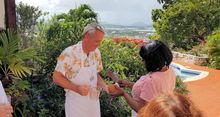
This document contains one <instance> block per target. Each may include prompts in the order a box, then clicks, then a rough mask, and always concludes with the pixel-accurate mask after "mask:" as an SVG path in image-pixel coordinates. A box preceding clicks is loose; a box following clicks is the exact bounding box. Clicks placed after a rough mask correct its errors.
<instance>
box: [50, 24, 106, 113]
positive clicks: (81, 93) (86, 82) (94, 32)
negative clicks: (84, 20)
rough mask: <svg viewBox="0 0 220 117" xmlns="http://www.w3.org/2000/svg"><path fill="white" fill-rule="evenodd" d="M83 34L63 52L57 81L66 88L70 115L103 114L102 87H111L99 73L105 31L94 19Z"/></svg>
mask: <svg viewBox="0 0 220 117" xmlns="http://www.w3.org/2000/svg"><path fill="white" fill-rule="evenodd" d="M83 35H84V37H83V40H82V42H79V43H77V44H76V45H72V46H70V47H67V48H66V49H65V50H64V51H63V52H62V53H61V54H60V56H59V57H58V62H57V65H56V68H55V71H54V74H53V81H54V82H55V83H56V84H57V85H59V86H61V87H63V88H64V89H65V91H66V100H65V113H66V117H100V104H99V89H103V90H104V91H106V92H107V91H108V88H107V85H106V84H105V83H104V81H103V80H102V78H101V77H100V75H99V72H100V71H101V70H102V61H101V54H100V51H99V49H98V47H99V45H100V43H101V42H102V40H103V37H104V31H103V29H102V27H101V26H99V25H98V24H96V23H91V24H88V25H87V26H86V27H85V28H84V32H83Z"/></svg>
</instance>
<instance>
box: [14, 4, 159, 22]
mask: <svg viewBox="0 0 220 117" xmlns="http://www.w3.org/2000/svg"><path fill="white" fill-rule="evenodd" d="M20 1H22V2H24V3H27V4H30V5H34V6H39V8H40V9H42V10H43V11H48V12H50V14H55V13H56V14H58V13H62V12H68V10H69V9H73V8H76V7H77V6H80V4H89V5H90V6H91V7H92V8H93V10H94V11H95V12H97V13H98V16H99V19H100V20H101V22H108V23H113V24H121V25H130V24H133V23H135V22H144V23H146V24H151V23H152V21H151V10H152V9H155V8H161V5H159V4H158V3H157V1H156V0H16V3H18V2H20Z"/></svg>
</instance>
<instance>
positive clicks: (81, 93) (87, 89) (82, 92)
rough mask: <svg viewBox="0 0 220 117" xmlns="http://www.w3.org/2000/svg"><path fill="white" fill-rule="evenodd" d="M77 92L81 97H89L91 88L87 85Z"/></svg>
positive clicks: (78, 88) (79, 88) (79, 87)
mask: <svg viewBox="0 0 220 117" xmlns="http://www.w3.org/2000/svg"><path fill="white" fill-rule="evenodd" d="M76 92H77V93H79V94H80V95H81V96H87V95H88V93H89V87H88V86H86V85H83V86H78V87H77V90H76Z"/></svg>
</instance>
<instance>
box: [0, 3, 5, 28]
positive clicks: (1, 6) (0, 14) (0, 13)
mask: <svg viewBox="0 0 220 117" xmlns="http://www.w3.org/2000/svg"><path fill="white" fill-rule="evenodd" d="M0 29H5V3H4V0H0Z"/></svg>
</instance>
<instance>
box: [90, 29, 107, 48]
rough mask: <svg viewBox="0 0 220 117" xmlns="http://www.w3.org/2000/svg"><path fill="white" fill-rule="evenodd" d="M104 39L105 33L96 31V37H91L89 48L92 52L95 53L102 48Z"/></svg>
mask: <svg viewBox="0 0 220 117" xmlns="http://www.w3.org/2000/svg"><path fill="white" fill-rule="evenodd" d="M103 37H104V33H103V32H101V31H99V30H96V31H95V34H94V35H92V36H89V39H88V46H89V49H90V51H94V50H95V49H96V48H98V47H99V46H100V44H101V42H102V40H103Z"/></svg>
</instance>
